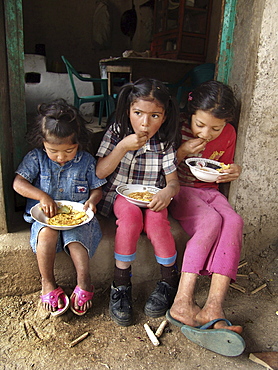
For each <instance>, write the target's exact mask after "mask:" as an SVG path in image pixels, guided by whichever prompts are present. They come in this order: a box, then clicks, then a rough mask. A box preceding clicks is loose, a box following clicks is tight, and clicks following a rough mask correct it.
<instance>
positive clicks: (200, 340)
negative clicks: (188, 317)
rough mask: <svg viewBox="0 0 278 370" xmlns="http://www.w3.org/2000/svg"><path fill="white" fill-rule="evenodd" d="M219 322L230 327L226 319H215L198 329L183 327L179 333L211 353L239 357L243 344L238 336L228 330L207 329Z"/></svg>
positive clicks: (243, 347)
mask: <svg viewBox="0 0 278 370" xmlns="http://www.w3.org/2000/svg"><path fill="white" fill-rule="evenodd" d="M219 321H225V322H226V323H227V324H228V326H232V324H231V322H230V321H229V320H227V319H215V320H212V321H210V322H208V323H207V324H205V325H203V326H200V327H192V326H188V325H183V326H182V327H181V331H182V333H183V335H185V337H186V338H187V339H189V340H191V341H192V342H194V343H196V344H198V345H199V346H201V347H204V348H206V349H208V350H210V351H212V352H215V353H218V354H220V355H223V356H231V357H234V356H239V355H241V354H242V352H243V351H244V349H245V342H244V339H243V338H242V337H241V336H240V335H239V334H237V333H236V332H234V331H232V330H229V329H208V328H210V327H211V326H213V325H214V324H215V323H216V322H219Z"/></svg>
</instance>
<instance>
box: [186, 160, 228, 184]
mask: <svg viewBox="0 0 278 370" xmlns="http://www.w3.org/2000/svg"><path fill="white" fill-rule="evenodd" d="M185 163H186V164H187V165H188V167H189V168H190V171H191V172H192V174H193V175H194V176H195V177H196V178H197V179H198V180H200V181H204V182H215V181H216V180H217V178H218V177H219V176H222V175H225V172H219V171H221V170H225V169H228V168H230V165H229V164H227V165H226V164H224V163H221V162H217V161H214V160H212V159H206V158H188V159H186V160H185Z"/></svg>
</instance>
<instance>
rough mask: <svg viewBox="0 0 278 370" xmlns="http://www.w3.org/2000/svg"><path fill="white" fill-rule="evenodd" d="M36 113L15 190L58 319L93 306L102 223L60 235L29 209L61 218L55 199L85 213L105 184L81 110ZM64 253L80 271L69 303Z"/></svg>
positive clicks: (60, 107) (56, 107) (61, 103)
mask: <svg viewBox="0 0 278 370" xmlns="http://www.w3.org/2000/svg"><path fill="white" fill-rule="evenodd" d="M38 112H39V115H38V117H37V120H36V123H35V125H34V127H33V128H32V130H31V131H30V132H29V133H28V135H27V139H28V141H29V142H30V144H31V145H32V146H33V147H34V148H35V149H33V150H31V151H30V152H29V153H27V155H26V156H25V157H24V159H23V161H22V163H21V164H20V165H19V167H18V169H17V170H16V177H15V180H14V184H13V187H14V190H15V191H16V192H17V193H19V194H20V195H22V196H24V197H26V198H27V202H26V210H25V214H24V219H25V220H26V221H27V222H30V223H32V227H31V237H30V244H31V247H32V250H33V251H34V252H35V253H36V255H37V261H38V267H39V271H40V274H41V280H42V295H41V301H42V306H43V308H44V309H45V310H46V311H49V312H51V314H52V315H54V316H59V315H61V314H63V313H64V312H65V311H66V310H67V309H68V307H70V308H71V310H72V311H73V312H74V313H75V314H77V315H83V314H85V313H86V312H87V310H88V309H89V308H91V306H92V297H93V286H92V284H91V278H90V272H89V259H90V258H91V257H92V256H93V255H94V253H95V251H96V248H97V246H98V244H99V242H100V239H101V236H102V235H101V230H100V226H99V223H98V221H97V219H96V217H94V218H93V219H92V220H91V221H90V222H89V223H87V224H84V225H81V226H79V227H76V228H73V229H71V230H63V231H58V230H54V229H52V228H50V227H45V226H44V225H42V224H41V223H39V222H37V221H34V220H33V219H32V217H31V216H30V209H31V208H32V207H33V206H34V205H35V204H37V203H38V202H39V203H40V206H41V209H42V210H43V212H44V213H45V215H46V216H47V217H53V216H55V215H56V214H57V204H56V203H55V201H54V199H55V200H69V201H74V202H80V203H84V210H87V209H88V208H91V210H92V211H93V212H96V205H97V203H98V202H99V201H100V199H101V197H102V190H101V186H102V185H103V184H105V183H106V180H105V179H102V180H101V179H99V178H98V177H97V176H96V174H95V165H96V160H95V159H94V157H93V156H92V155H91V154H89V153H88V152H86V151H84V150H85V149H86V148H87V146H88V144H89V135H88V131H87V129H86V128H85V122H84V120H83V119H82V117H81V116H80V115H79V113H78V111H77V109H76V108H74V107H73V106H71V105H69V104H67V103H66V101H65V100H63V99H61V100H55V101H54V102H52V103H50V104H42V105H40V106H39V107H38ZM62 250H64V251H65V252H66V253H68V254H69V255H70V256H71V259H72V261H73V264H74V266H75V269H76V273H77V286H76V287H75V289H74V291H73V293H72V295H71V297H70V299H69V298H68V297H67V295H66V294H65V292H64V291H63V290H62V288H61V287H57V284H56V281H55V276H54V261H55V255H56V253H57V252H60V251H62Z"/></svg>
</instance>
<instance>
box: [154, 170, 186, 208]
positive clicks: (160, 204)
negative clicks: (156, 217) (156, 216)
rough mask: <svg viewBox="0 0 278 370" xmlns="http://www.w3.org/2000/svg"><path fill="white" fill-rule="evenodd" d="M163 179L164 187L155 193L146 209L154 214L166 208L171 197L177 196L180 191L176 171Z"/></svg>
mask: <svg viewBox="0 0 278 370" xmlns="http://www.w3.org/2000/svg"><path fill="white" fill-rule="evenodd" d="M165 179H166V183H167V185H166V187H165V188H164V189H161V190H160V191H159V192H158V193H156V194H155V195H154V197H153V199H152V201H151V202H150V203H149V204H148V208H149V209H151V210H152V211H154V212H159V211H162V210H163V209H164V208H166V207H168V205H169V204H170V202H171V200H172V199H173V197H174V196H175V195H177V194H178V192H179V190H180V184H179V180H178V175H177V171H174V172H172V173H170V174H168V175H166V176H165Z"/></svg>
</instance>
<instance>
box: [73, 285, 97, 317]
mask: <svg viewBox="0 0 278 370" xmlns="http://www.w3.org/2000/svg"><path fill="white" fill-rule="evenodd" d="M93 289H94V286H93V285H92V290H93ZM75 295H76V296H77V298H78V306H83V304H84V303H86V302H87V301H89V300H91V299H92V298H93V296H94V292H87V291H86V290H83V289H81V288H80V287H79V286H78V285H76V287H75V288H74V291H73V292H72V294H71V296H70V309H71V310H72V312H73V313H75V314H76V315H78V316H82V315H85V313H86V312H87V311H88V310H86V311H81V310H76V309H75V308H74V300H75Z"/></svg>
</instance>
